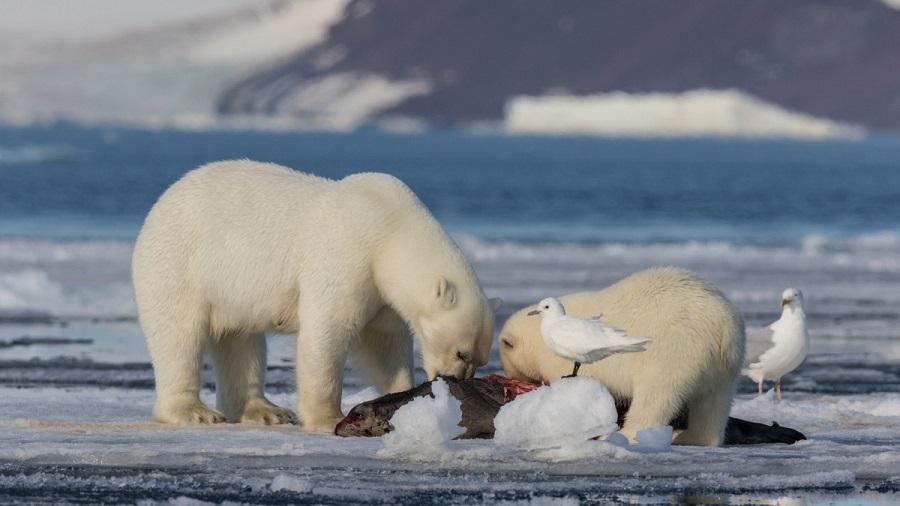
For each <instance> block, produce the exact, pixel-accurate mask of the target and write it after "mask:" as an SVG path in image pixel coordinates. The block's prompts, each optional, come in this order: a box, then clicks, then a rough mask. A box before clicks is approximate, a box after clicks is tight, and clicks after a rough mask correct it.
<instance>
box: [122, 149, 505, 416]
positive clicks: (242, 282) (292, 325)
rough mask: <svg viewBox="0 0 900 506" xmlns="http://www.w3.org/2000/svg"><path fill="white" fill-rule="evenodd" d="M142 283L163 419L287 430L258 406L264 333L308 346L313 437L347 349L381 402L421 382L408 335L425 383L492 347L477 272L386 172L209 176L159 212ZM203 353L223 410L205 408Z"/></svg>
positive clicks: (144, 254)
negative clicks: (334, 176) (416, 345)
mask: <svg viewBox="0 0 900 506" xmlns="http://www.w3.org/2000/svg"><path fill="white" fill-rule="evenodd" d="M132 274H133V280H134V289H135V298H136V301H137V308H138V315H139V320H140V324H141V327H142V329H143V331H144V335H145V337H146V340H147V345H148V348H149V350H150V355H151V359H152V362H153V369H154V374H155V376H156V403H155V405H154V408H153V416H154V419H155V420H157V421H160V422H167V423H217V422H223V421H244V422H257V423H267V424H268V423H287V422H292V421H293V413H291V412H290V411H288V410H286V409H283V408H280V407H278V406H275V405H273V404H272V403H271V402H269V401H268V400H267V399H266V398H265V396H264V394H263V388H264V374H265V369H266V344H265V340H264V337H263V336H264V333H265V332H269V331H273V332H277V333H296V334H297V367H296V375H297V382H298V408H299V412H300V420H301V422H302V424H303V426H304V429H305V430H310V431H331V430H333V429H334V426H335V423H336V422H337V421H338V420H340V419H341V411H340V399H341V387H342V381H343V370H344V364H345V362H346V360H347V358H348V355H349V354H351V353H352V354H353V355H354V356H355V358H358V361H359V362H360V364H361V365H362V366H363V368H364V369H366V370H367V371H368V372H369V373H370V374H371V376H372V380H373V382H374V384H375V386H376V387H377V388H378V389H379V390H380V391H382V392H396V391H402V390H406V389H409V388H411V387H412V386H413V385H412V371H413V357H412V350H413V348H412V338H411V334H415V335H416V336H417V338H418V339H419V341H420V344H421V349H422V355H423V365H424V369H425V371H426V373H427V374H428V377H429V378H434V377H436V376H438V375H450V376H455V377H459V378H467V377H471V376H472V375H473V374H474V371H475V369H476V368H477V367H479V366H481V365H483V364H484V363H485V362H487V359H488V354H489V352H490V348H491V344H492V340H493V333H494V309H493V308H492V307H491V302H489V301H488V299H487V298H486V297H485V295H484V293H483V291H482V289H481V286H480V284H479V282H478V279H477V278H476V276H475V273H474V272H473V270H472V268H471V266H470V265H469V263H468V262H467V261H466V259H465V258H464V257H463V255H462V253H461V252H460V250H459V248H458V247H457V246H456V245H455V244H454V242H453V241H452V240H451V239H450V237H448V235H447V234H446V232H445V231H444V230H443V229H442V228H441V226H440V225H439V224H438V222H437V221H436V220H435V219H434V218H433V217H432V216H431V214H430V213H429V212H428V211H427V209H426V208H425V207H424V206H423V204H422V203H421V202H420V201H419V199H418V198H416V196H415V195H414V194H413V193H412V191H410V189H409V188H408V187H407V186H406V185H404V184H403V183H402V182H400V181H399V180H398V179H396V178H394V177H392V176H389V175H386V174H377V173H363V174H356V175H351V176H348V177H346V178H344V179H341V180H339V181H335V180H329V179H325V178H321V177H317V176H313V175H308V174H303V173H300V172H296V171H293V170H291V169H289V168H287V167H282V166H278V165H274V164H266V163H259V162H253V161H249V160H238V161H223V162H216V163H212V164H209V165H206V166H203V167H200V168H198V169H196V170H193V171H191V172H189V173H188V174H186V175H185V176H184V177H183V178H181V179H180V180H179V181H177V182H176V183H175V184H173V185H172V186H171V187H170V188H169V189H168V190H166V192H165V193H164V194H163V195H162V196H161V197H160V198H159V201H158V202H157V203H156V204H155V205H154V206H153V208H152V209H151V211H150V213H149V214H148V216H147V218H146V220H145V222H144V225H143V228H142V229H141V232H140V234H139V236H138V239H137V242H136V244H135V248H134V255H133V259H132ZM495 303H496V302H495ZM205 351H209V352H210V353H211V355H212V359H213V365H214V369H215V372H216V405H217V407H218V409H219V411H214V410H212V409H209V408H207V407H206V406H204V405H203V403H201V401H200V398H199V397H198V391H199V388H200V380H199V373H200V368H201V365H202V357H203V354H204V352H205Z"/></svg>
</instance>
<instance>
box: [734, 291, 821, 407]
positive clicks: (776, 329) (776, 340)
mask: <svg viewBox="0 0 900 506" xmlns="http://www.w3.org/2000/svg"><path fill="white" fill-rule="evenodd" d="M781 307H782V311H781V318H779V319H778V321H776V322H775V323H773V324H771V325H769V326H768V327H765V328H762V329H747V355H746V358H745V359H744V364H745V367H746V368H745V369H744V370H743V371H742V372H743V374H744V375H745V376H748V377H749V378H751V379H752V380H753V381H755V382H756V385H757V387H758V391H759V393H760V394H762V393H763V384H764V383H765V381H766V380H771V381H774V382H775V395H776V397H777V398H778V400H779V401H780V400H781V378H782V377H783V376H784V375H785V374H787V373H789V372H791V371H793V370H794V369H796V368H797V366H799V365H800V364H801V363H803V360H804V359H805V358H806V353H807V351H808V350H809V331H808V330H807V329H806V313H805V312H804V309H803V293H802V292H801V291H800V290H797V289H796V288H788V289H787V290H785V291H784V292H782V294H781Z"/></svg>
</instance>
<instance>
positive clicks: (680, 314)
mask: <svg viewBox="0 0 900 506" xmlns="http://www.w3.org/2000/svg"><path fill="white" fill-rule="evenodd" d="M560 301H561V302H562V303H563V305H564V306H565V308H566V312H567V313H568V314H571V315H574V316H580V317H589V316H594V315H598V314H602V315H603V320H604V322H606V323H608V324H610V325H614V326H616V327H620V328H622V329H624V330H626V331H627V332H628V334H629V335H632V336H649V337H652V338H653V343H652V344H650V345H647V350H646V351H644V352H641V353H626V354H622V355H615V356H613V357H610V358H607V359H604V360H601V361H600V362H596V363H594V364H585V365H583V366H582V368H581V371H582V372H581V374H582V375H587V376H592V377H594V378H597V379H598V380H600V382H601V383H603V384H604V385H606V387H607V388H608V389H609V391H610V393H611V394H612V395H613V396H614V397H615V398H616V399H617V400H619V401H630V403H631V404H630V408H629V410H628V414H627V415H626V418H625V423H624V427H623V428H622V433H623V434H624V435H625V436H627V437H629V438H630V439H634V436H635V434H636V433H637V431H639V430H641V429H646V428H650V427H658V426H662V425H667V424H669V423H670V421H671V420H672V419H674V418H675V417H676V416H677V415H678V414H679V413H680V412H681V411H682V410H683V409H685V408H686V409H687V417H688V423H687V429H686V430H684V431H682V432H681V433H680V434H678V436H677V437H676V438H675V443H676V444H684V445H705V446H718V445H720V444H721V443H722V440H723V438H724V432H725V424H726V423H727V421H728V414H729V412H730V411H731V402H732V398H733V396H734V390H735V386H736V381H737V377H738V373H739V372H740V369H741V364H742V362H743V356H744V345H745V338H744V322H743V320H742V318H741V316H740V314H739V313H738V311H737V310H736V309H735V308H734V306H733V305H732V304H731V303H730V302H729V301H728V300H727V299H726V298H725V296H724V295H722V294H721V293H720V292H719V291H718V290H716V289H715V288H714V287H713V286H712V285H710V284H709V283H707V282H706V281H704V280H702V279H700V278H698V277H696V276H695V275H693V274H691V273H690V272H687V271H685V270H682V269H676V268H673V267H662V268H654V269H649V270H645V271H642V272H638V273H636V274H633V275H631V276H629V277H627V278H625V279H623V280H621V281H619V282H618V283H616V284H614V285H612V286H610V287H608V288H606V289H604V290H600V291H599V292H583V293H575V294H572V295H568V296H565V297H562V298H561V299H560ZM531 309H533V307H528V308H525V309H522V310H521V311H519V312H517V313H515V314H514V315H512V316H511V317H510V318H509V320H507V322H506V324H505V325H504V326H503V329H502V330H501V331H500V335H499V341H500V360H501V362H502V364H503V369H504V370H505V371H506V374H507V375H509V376H510V377H513V378H517V379H523V380H533V381H553V380H555V379H558V378H560V377H561V376H562V375H564V374H568V373H569V372H570V371H571V370H572V362H570V361H567V360H565V359H562V358H560V357H557V356H556V355H554V354H553V353H552V352H551V351H550V350H549V348H547V346H546V345H545V344H544V342H543V340H542V339H541V334H540V323H541V322H540V318H534V317H529V316H527V313H528V312H529V311H530V310H531Z"/></svg>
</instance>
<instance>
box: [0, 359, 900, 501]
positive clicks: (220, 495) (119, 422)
mask: <svg viewBox="0 0 900 506" xmlns="http://www.w3.org/2000/svg"><path fill="white" fill-rule="evenodd" d="M52 369H53V368H52V367H48V368H47V369H46V370H45V374H46V375H48V376H52V375H53V372H52ZM808 369H809V370H811V371H815V370H816V367H810V368H808ZM86 370H87V371H91V369H86ZM273 372H274V371H273ZM799 376H800V377H801V380H800V381H798V384H802V383H803V381H804V380H803V378H805V377H807V376H808V374H807V373H805V372H804V373H801V374H800V375H799ZM4 383H7V385H6V386H3V387H0V502H6V501H10V500H29V501H34V502H46V503H56V502H58V501H62V500H72V501H75V500H83V501H84V500H87V501H90V502H94V501H97V502H109V503H121V502H134V501H137V500H139V499H152V500H169V499H171V498H176V497H179V496H186V497H191V498H196V499H201V500H204V501H209V502H214V503H219V502H222V501H238V502H306V503H354V502H360V503H362V502H376V503H378V502H380V503H384V504H396V503H407V504H448V503H460V504H462V503H484V502H487V503H494V502H504V501H511V502H522V501H525V502H528V501H531V500H533V499H539V500H543V499H548V498H554V499H557V500H564V499H565V500H572V501H599V502H606V501H622V502H631V501H632V500H638V501H639V502H645V503H646V502H649V503H656V502H663V503H665V502H671V501H675V500H683V499H685V498H688V497H694V496H710V497H712V498H714V499H715V500H726V499H727V500H730V501H734V502H742V501H746V500H751V499H753V500H756V499H765V500H766V501H769V500H774V499H777V498H778V497H799V498H805V499H807V500H811V501H812V502H817V500H825V499H828V500H841V498H843V499H846V500H850V499H851V498H853V499H860V498H861V497H862V498H865V499H867V500H871V501H872V502H884V503H885V504H887V503H890V502H892V501H894V500H897V499H900V495H898V493H897V491H898V490H900V479H898V477H900V445H898V442H900V393H898V390H900V384H898V383H897V382H896V381H895V382H894V383H893V384H892V385H891V386H892V391H890V392H880V393H872V394H855V393H850V394H834V393H814V392H807V391H802V390H791V389H788V391H787V396H786V401H785V402H784V403H781V404H778V403H775V402H774V401H773V400H772V399H771V395H769V396H764V397H760V398H755V396H753V395H747V394H742V395H740V396H739V399H738V401H737V402H736V405H735V407H734V409H733V414H734V415H735V416H739V417H742V418H745V419H749V420H754V421H759V422H769V421H771V420H778V421H779V422H780V423H782V424H784V425H787V426H791V427H795V428H797V429H800V430H801V431H803V432H804V433H805V434H806V435H807V436H808V437H809V438H810V439H809V440H808V441H803V442H800V443H798V444H796V445H793V446H785V445H764V446H756V447H729V448H716V449H709V448H683V447H672V448H671V449H670V450H668V451H661V452H652V453H642V452H640V451H637V450H636V449H631V450H629V449H624V448H618V447H614V446H613V445H610V444H609V443H604V442H600V441H585V442H584V443H583V444H580V445H575V446H573V445H560V446H559V447H557V448H549V449H548V448H541V449H540V450H528V449H522V448H516V447H511V446H508V445H498V444H496V443H495V442H493V441H451V442H449V443H446V446H445V448H444V449H443V450H442V451H441V452H439V453H436V454H435V453H431V452H420V451H417V450H416V448H414V447H413V448H410V449H407V450H405V451H407V452H409V453H407V454H404V453H403V451H400V452H397V451H394V452H384V451H383V450H384V448H385V443H384V441H383V440H382V439H380V438H371V439H367V438H338V437H335V436H329V435H317V434H304V433H302V432H300V431H299V430H298V429H297V428H296V427H254V426H245V425H227V426H211V427H196V428H191V427H182V428H177V427H170V426H163V425H157V424H152V423H149V422H148V419H149V416H150V410H151V406H152V402H153V394H152V390H150V389H149V388H140V387H134V388H120V387H115V386H103V387H97V386H93V385H77V386H55V385H49V386H48V385H31V386H26V387H22V388H19V387H15V386H12V385H9V384H8V383H9V382H8V381H7V380H4ZM882 385H884V384H882ZM786 388H787V387H786ZM270 390H271V391H272V392H273V393H272V394H271V398H272V400H273V401H275V402H276V403H279V404H281V405H285V406H290V407H294V402H295V401H294V395H293V392H291V391H287V390H285V391H282V392H278V391H276V390H274V389H270ZM372 394H373V392H372V391H371V390H367V389H364V388H363V387H361V386H353V385H348V386H347V392H346V395H345V398H346V400H347V401H349V402H346V403H345V409H346V407H349V406H350V405H352V404H355V403H356V402H359V401H362V400H365V399H366V398H369V397H371V395H372ZM203 397H204V400H205V401H207V402H210V403H212V402H213V399H214V393H213V392H212V391H211V390H208V389H207V390H205V391H204V393H203ZM859 494H864V495H863V496H860V495H859ZM716 498H717V499H716ZM563 504H567V503H565V502H564V503H563Z"/></svg>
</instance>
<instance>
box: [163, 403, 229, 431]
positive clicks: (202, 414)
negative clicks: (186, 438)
mask: <svg viewBox="0 0 900 506" xmlns="http://www.w3.org/2000/svg"><path fill="white" fill-rule="evenodd" d="M153 419H154V420H156V421H157V422H162V423H174V424H178V425H208V424H213V423H225V421H226V419H225V415H223V414H222V413H220V412H218V411H216V410H214V409H209V408H207V407H206V406H204V405H203V403H202V402H200V401H199V400H196V401H189V402H183V403H178V404H176V405H174V406H171V405H170V406H167V407H166V408H162V409H160V408H157V409H155V410H154V412H153Z"/></svg>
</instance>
